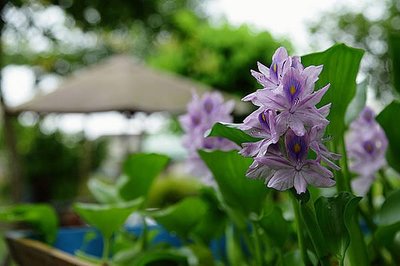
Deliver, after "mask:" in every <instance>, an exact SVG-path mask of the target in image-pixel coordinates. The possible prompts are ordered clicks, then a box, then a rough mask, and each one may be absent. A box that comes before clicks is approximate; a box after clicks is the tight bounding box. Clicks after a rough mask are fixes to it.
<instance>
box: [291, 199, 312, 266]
mask: <svg viewBox="0 0 400 266" xmlns="http://www.w3.org/2000/svg"><path fill="white" fill-rule="evenodd" d="M290 196H291V199H292V204H293V211H294V218H295V223H296V229H297V241H298V245H299V249H300V254H301V258H302V260H303V262H304V265H306V266H308V265H312V263H311V261H310V258H309V257H308V254H307V249H306V246H305V245H304V242H305V241H304V234H303V228H302V226H301V225H302V223H301V216H300V210H299V202H298V201H297V199H296V197H295V196H294V195H293V194H292V193H290Z"/></svg>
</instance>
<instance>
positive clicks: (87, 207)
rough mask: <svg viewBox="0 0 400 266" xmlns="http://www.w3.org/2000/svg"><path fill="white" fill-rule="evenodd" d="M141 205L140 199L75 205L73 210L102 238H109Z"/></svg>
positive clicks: (141, 200)
mask: <svg viewBox="0 0 400 266" xmlns="http://www.w3.org/2000/svg"><path fill="white" fill-rule="evenodd" d="M142 203H143V199H142V198H138V199H136V200H133V201H128V202H122V203H115V204H94V203H75V204H74V210H75V211H76V212H77V213H78V214H79V215H80V216H81V217H82V218H83V219H84V220H85V221H86V222H87V223H88V224H90V225H92V226H94V227H96V228H97V229H98V230H99V231H100V232H101V233H102V235H103V236H104V238H106V239H107V238H110V237H111V235H112V234H113V233H114V232H115V231H117V230H118V229H119V228H120V227H121V226H122V225H123V224H124V223H125V221H126V219H127V218H128V216H129V215H131V214H132V213H133V212H134V211H136V210H137V209H138V208H139V207H140V206H141V205H142Z"/></svg>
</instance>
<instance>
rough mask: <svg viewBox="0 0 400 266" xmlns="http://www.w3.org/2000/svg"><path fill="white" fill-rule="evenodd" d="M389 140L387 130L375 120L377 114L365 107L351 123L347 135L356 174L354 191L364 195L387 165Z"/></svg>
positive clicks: (351, 160) (353, 185)
mask: <svg viewBox="0 0 400 266" xmlns="http://www.w3.org/2000/svg"><path fill="white" fill-rule="evenodd" d="M387 145H388V141H387V138H386V135H385V132H384V131H383V129H382V128H381V127H380V125H379V124H378V123H377V122H376V121H375V114H374V112H373V111H372V109H370V108H369V107H365V108H364V110H363V111H362V112H361V113H360V115H359V117H358V118H357V119H356V120H354V121H353V122H352V123H351V124H350V130H349V132H348V133H347V135H346V148H347V154H348V157H349V159H350V170H351V171H352V172H354V173H356V174H358V177H356V178H355V179H354V180H353V182H352V188H353V191H354V192H355V193H356V194H358V195H361V196H364V195H365V194H366V193H367V192H368V191H369V189H370V187H371V185H372V183H373V181H374V180H375V179H376V172H377V171H378V170H380V169H382V167H384V166H385V165H386V159H385V154H386V149H387Z"/></svg>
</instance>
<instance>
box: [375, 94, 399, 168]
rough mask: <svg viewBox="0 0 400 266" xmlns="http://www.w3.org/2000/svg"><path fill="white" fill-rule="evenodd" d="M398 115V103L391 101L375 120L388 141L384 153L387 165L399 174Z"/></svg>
mask: <svg viewBox="0 0 400 266" xmlns="http://www.w3.org/2000/svg"><path fill="white" fill-rule="evenodd" d="M399 114H400V102H398V101H393V102H391V103H390V104H389V105H388V106H386V107H385V109H383V110H382V112H380V114H379V115H378V116H377V117H376V120H377V121H378V123H379V124H380V125H381V126H382V128H383V130H384V131H385V134H386V137H387V138H388V140H389V145H388V149H387V151H386V159H387V161H388V164H389V165H390V166H391V167H392V168H393V169H395V170H396V171H397V172H399V173H400V127H399V126H398V117H397V116H398V115H399Z"/></svg>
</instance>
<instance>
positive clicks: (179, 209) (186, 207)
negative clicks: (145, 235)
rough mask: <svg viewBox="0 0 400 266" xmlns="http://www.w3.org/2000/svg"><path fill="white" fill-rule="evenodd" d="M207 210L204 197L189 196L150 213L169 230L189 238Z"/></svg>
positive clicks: (149, 213)
mask: <svg viewBox="0 0 400 266" xmlns="http://www.w3.org/2000/svg"><path fill="white" fill-rule="evenodd" d="M206 211H207V204H206V203H205V202H204V201H203V200H202V199H200V198H199V197H189V198H186V199H184V200H182V201H180V202H178V203H176V204H174V205H171V206H169V207H167V208H165V209H161V210H156V211H150V212H148V215H149V216H151V217H152V218H154V219H155V220H156V221H157V222H158V223H159V224H161V225H162V226H164V227H165V228H166V229H167V230H169V231H173V232H176V233H177V234H178V235H179V236H181V237H184V238H189V235H190V233H191V231H192V230H193V229H194V228H195V227H196V226H197V225H198V224H199V222H200V221H201V219H202V218H203V216H204V215H205V214H206Z"/></svg>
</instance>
